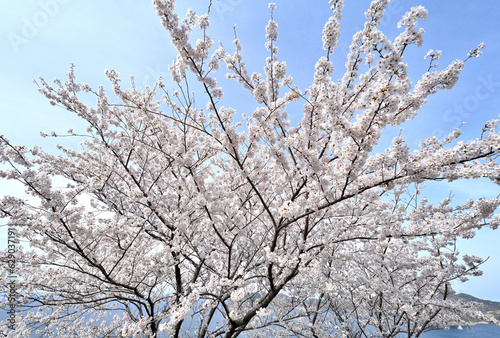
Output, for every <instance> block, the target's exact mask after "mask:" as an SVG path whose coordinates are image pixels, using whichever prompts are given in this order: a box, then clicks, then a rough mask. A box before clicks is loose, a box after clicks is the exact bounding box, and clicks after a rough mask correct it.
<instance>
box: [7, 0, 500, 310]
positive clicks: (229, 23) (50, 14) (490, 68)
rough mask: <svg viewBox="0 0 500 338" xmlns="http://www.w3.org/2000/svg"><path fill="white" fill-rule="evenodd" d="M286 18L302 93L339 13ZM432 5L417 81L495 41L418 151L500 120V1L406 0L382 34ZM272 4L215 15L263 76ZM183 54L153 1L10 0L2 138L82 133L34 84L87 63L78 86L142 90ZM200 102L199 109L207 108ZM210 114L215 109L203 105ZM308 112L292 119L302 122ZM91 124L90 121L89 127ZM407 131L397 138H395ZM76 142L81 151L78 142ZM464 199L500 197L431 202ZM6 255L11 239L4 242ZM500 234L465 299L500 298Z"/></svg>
mask: <svg viewBox="0 0 500 338" xmlns="http://www.w3.org/2000/svg"><path fill="white" fill-rule="evenodd" d="M275 2H276V3H277V9H276V11H275V20H276V21H277V22H278V28H279V37H278V47H279V48H280V49H279V56H280V58H281V59H282V60H285V61H286V62H287V68H288V74H289V75H292V76H294V78H295V83H296V84H298V85H299V86H300V87H301V88H302V89H304V88H305V87H307V86H308V85H309V84H310V83H311V81H312V73H313V71H314V63H315V62H316V60H317V59H318V58H319V57H320V56H321V55H324V51H323V50H322V49H321V47H322V42H321V31H322V28H323V25H324V22H325V21H326V19H327V18H328V16H329V15H330V11H329V9H328V8H329V6H328V3H327V1H326V0H321V1H320V0H310V1H299V0H275ZM369 3H370V1H368V0H356V1H348V0H346V4H345V9H344V19H343V21H342V33H341V38H340V43H339V48H338V50H337V52H336V53H335V54H334V57H333V60H334V65H335V68H336V75H334V76H340V75H341V74H342V71H343V69H344V63H345V61H346V58H345V56H346V50H347V48H348V45H349V42H350V38H351V36H352V35H353V34H354V33H355V32H356V30H357V29H359V28H361V27H362V25H363V22H364V14H363V13H364V11H365V10H366V9H367V8H368V5H369ZM419 4H421V5H424V6H425V7H426V8H427V9H428V10H429V18H428V19H427V20H426V21H423V22H421V26H422V27H423V28H424V29H425V30H426V34H425V35H424V45H423V47H421V48H417V47H414V46H413V48H411V49H410V50H408V51H407V54H406V55H407V56H406V59H405V60H406V61H407V62H408V63H409V65H410V68H411V69H412V71H411V74H412V78H413V80H414V81H416V80H418V78H419V76H420V74H421V73H423V72H424V71H425V70H426V69H427V65H428V63H427V61H425V60H423V57H424V55H425V54H426V53H427V50H429V49H441V50H443V57H442V59H441V61H440V63H441V65H442V66H446V65H447V64H448V63H449V62H451V61H453V60H455V59H457V58H460V59H464V58H465V57H466V55H467V52H468V51H469V50H470V49H471V48H474V47H475V46H477V45H478V44H479V43H480V42H485V43H486V49H485V50H484V54H483V56H482V57H480V58H479V59H473V60H469V61H468V62H467V64H466V68H465V70H464V71H463V73H462V76H461V78H460V81H459V83H458V84H457V85H456V86H455V88H454V89H453V90H451V91H446V92H441V93H439V94H438V95H435V96H433V97H431V98H430V102H429V104H427V105H426V106H424V108H423V109H422V110H421V113H420V115H419V116H418V117H417V118H416V119H415V120H414V121H412V122H411V123H409V124H407V125H406V126H405V131H404V135H406V137H407V140H408V142H409V144H410V146H412V147H416V146H417V145H418V140H419V139H420V138H423V137H426V136H429V135H436V136H437V137H444V136H445V135H446V134H447V133H448V132H449V131H451V130H452V129H453V128H454V127H458V126H459V125H460V123H461V122H462V121H467V122H468V124H467V126H465V127H463V128H462V130H463V132H464V138H475V137H478V136H479V134H480V129H481V127H482V126H483V125H484V123H485V122H486V121H487V120H489V119H492V118H497V117H498V114H499V112H500V63H499V62H498V55H500V20H499V17H498V13H499V12H500V2H499V1H497V0H483V1H469V0H440V1H432V0H394V1H393V2H392V4H391V5H390V6H389V7H388V10H387V15H386V18H385V19H384V20H383V21H382V28H383V30H384V31H385V32H386V34H387V35H388V36H389V37H394V36H395V35H396V34H397V32H398V30H397V28H396V23H397V21H399V19H400V18H401V16H402V15H403V14H404V13H405V12H406V11H407V10H408V9H409V8H410V7H411V6H415V5H419ZM267 5H268V1H263V0H252V1H250V0H246V1H245V0H219V1H217V2H216V1H215V0H214V4H213V7H212V16H211V29H210V34H211V36H212V37H213V38H214V39H215V40H216V41H218V40H220V41H222V43H223V44H224V46H226V47H227V49H228V50H232V46H231V42H232V40H233V37H234V35H233V34H234V33H233V25H234V24H237V25H238V29H237V34H238V37H239V38H240V40H241V42H242V45H243V52H242V54H243V56H244V58H246V62H247V65H248V69H249V70H250V71H257V72H262V71H263V70H262V68H263V66H264V58H265V57H266V56H267V52H266V50H265V47H264V42H265V38H264V34H265V26H266V24H267V21H268V20H269V11H268V9H267ZM207 6H208V0H180V1H179V3H178V9H179V13H181V14H184V13H185V11H186V9H187V8H188V7H192V8H193V9H194V10H195V11H197V12H198V13H203V12H204V11H205V10H206V8H207ZM173 57H174V49H173V47H171V46H170V43H169V37H168V34H167V33H166V32H165V31H164V30H163V28H162V27H161V25H160V21H159V19H158V18H157V17H156V15H155V13H154V10H153V7H152V6H151V3H150V1H149V0H146V1H137V0H122V1H110V0H100V1H98V0H88V1H76V0H23V1H3V2H2V11H1V13H0V92H1V93H2V99H1V100H0V132H2V133H3V134H6V135H7V136H8V137H10V138H11V140H13V141H14V142H16V143H19V144H26V145H30V146H32V145H45V146H48V147H53V140H50V139H49V140H47V139H41V138H40V137H39V132H40V131H45V132H49V131H51V130H56V131H62V132H64V131H66V130H67V129H69V128H74V129H75V130H78V125H79V122H78V120H77V119H76V118H75V117H73V116H71V115H70V114H69V113H66V112H65V111H63V110H62V109H60V108H57V107H52V106H51V105H50V104H49V103H48V101H47V100H46V99H45V98H44V97H43V96H42V95H40V94H38V92H37V88H36V85H35V84H34V83H33V79H35V78H38V76H43V77H44V78H45V79H46V80H49V81H51V80H52V79H53V78H56V77H59V78H62V79H64V77H65V74H66V73H67V70H68V67H69V64H70V63H74V64H75V65H76V75H77V78H78V79H79V80H80V81H82V82H87V83H89V84H90V85H91V86H93V87H97V85H99V84H105V85H107V81H106V78H105V76H104V70H105V69H109V68H114V69H116V70H117V71H118V72H119V73H120V74H121V75H122V78H123V79H124V82H125V83H128V82H127V80H128V78H129V76H130V75H134V76H135V78H136V84H137V85H138V86H145V85H153V84H154V82H155V80H156V79H157V78H158V77H160V76H162V77H163V78H165V79H167V82H168V79H169V72H168V65H169V63H170V62H171V60H172V59H173ZM222 75H223V74H221V75H220V76H219V82H220V83H221V84H222V85H223V88H224V92H225V96H224V99H223V100H224V101H223V102H224V105H226V106H233V107H235V108H237V109H239V111H240V112H241V113H247V114H248V113H250V112H251V111H252V110H253V108H254V106H255V104H254V102H253V101H252V99H251V98H250V97H249V96H248V95H247V94H246V93H245V92H244V91H242V90H240V89H239V88H238V85H237V84H236V83H235V82H231V83H227V82H226V81H225V80H223V79H222ZM199 96H200V100H199V102H203V99H202V97H201V95H199ZM203 106H204V104H203ZM300 114H301V112H300V109H297V111H296V112H293V111H291V112H290V115H291V116H292V119H294V116H295V118H296V119H297V120H298V119H299V116H300ZM80 125H81V124H80ZM395 133H399V130H391V131H389V132H388V136H391V135H393V134H395ZM72 146H74V147H77V144H76V143H75V144H73V145H72ZM0 184H1V185H0V194H3V193H7V192H8V193H10V192H11V191H13V190H14V189H15V186H14V185H11V184H7V183H5V182H0ZM452 189H453V193H454V194H455V195H456V198H457V199H458V200H463V199H468V198H479V197H482V196H486V197H492V196H496V195H498V194H499V193H500V189H499V188H498V186H493V185H492V184H491V183H490V182H488V181H482V180H479V181H475V182H471V181H463V182H462V181H460V182H456V183H454V184H447V183H441V184H440V185H430V186H429V189H428V192H429V194H431V198H433V199H435V200H438V199H439V198H444V197H446V196H448V194H449V192H450V190H452ZM0 241H1V243H0V247H2V248H3V247H5V244H6V243H5V242H6V239H5V236H2V237H0ZM499 241H500V231H489V230H486V231H482V232H480V233H479V234H478V235H477V236H476V238H475V239H474V240H473V241H468V242H466V243H461V247H460V249H462V250H463V251H464V252H469V253H473V254H476V255H479V256H482V257H488V256H491V258H490V260H489V261H488V262H487V263H486V264H485V265H484V271H485V274H484V276H483V277H481V278H476V279H474V280H471V281H470V282H468V283H467V284H460V285H455V287H456V289H457V290H458V291H462V292H467V293H470V294H472V295H474V296H477V297H480V298H488V299H493V300H497V301H500V289H499V288H498V287H497V285H498V280H500V246H499V245H498V243H499Z"/></svg>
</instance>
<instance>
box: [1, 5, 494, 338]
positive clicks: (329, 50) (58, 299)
mask: <svg viewBox="0 0 500 338" xmlns="http://www.w3.org/2000/svg"><path fill="white" fill-rule="evenodd" d="M329 3H330V7H331V10H332V16H331V17H330V18H329V19H328V21H327V22H326V24H325V26H324V30H323V44H324V50H325V53H324V56H323V57H321V58H320V59H319V60H318V61H317V63H316V68H315V73H314V78H313V81H312V85H311V86H310V87H309V88H307V89H300V88H298V87H297V86H296V85H294V82H293V79H292V77H290V76H288V75H287V72H286V63H285V62H284V61H281V59H280V58H279V57H278V49H277V38H278V32H277V23H276V22H275V21H274V19H273V16H272V13H273V11H274V10H275V5H274V4H270V6H269V7H270V12H271V19H270V20H269V24H268V25H267V28H266V39H267V42H266V48H267V50H268V52H269V54H268V55H269V56H268V57H267V59H266V66H265V69H264V73H263V74H259V73H250V72H249V71H248V70H247V68H246V66H245V63H244V61H243V58H242V47H241V44H240V41H239V40H238V39H237V38H236V39H235V40H234V47H231V50H232V51H231V52H230V51H228V49H226V48H225V47H223V46H222V45H220V46H218V47H217V46H214V41H213V40H212V38H211V37H210V36H209V34H208V33H209V13H207V14H204V15H200V16H199V15H197V14H195V13H194V12H192V11H188V13H187V15H186V17H185V18H183V19H181V18H180V17H179V16H178V15H177V14H176V13H175V1H174V0H153V5H154V7H155V9H156V12H157V14H158V16H159V17H160V20H161V23H162V24H163V26H164V27H165V29H166V30H167V31H168V32H169V34H170V39H171V40H170V41H171V43H172V44H173V46H174V47H175V48H176V50H177V52H178V55H177V58H176V59H175V60H174V62H173V63H172V65H171V66H170V71H171V74H172V80H173V83H174V85H176V86H177V89H176V90H170V89H168V86H167V85H166V84H165V83H164V82H163V81H162V80H161V79H160V80H159V81H158V82H157V83H156V85H155V86H154V88H150V87H146V88H145V89H144V90H138V89H137V88H136V86H135V85H134V83H133V81H132V85H131V86H130V87H129V88H125V87H124V86H123V85H122V84H121V82H120V81H121V80H120V78H119V75H118V73H117V72H116V71H114V70H109V71H107V72H106V74H107V77H108V78H109V81H110V83H111V87H112V91H113V94H114V96H113V98H111V97H110V96H109V92H108V93H107V92H106V89H105V88H104V87H102V86H101V87H99V88H98V89H93V88H91V87H90V86H89V85H88V84H85V83H80V82H77V81H76V78H75V72H74V69H73V66H72V67H71V68H70V71H69V73H68V77H67V80H66V81H65V82H62V81H60V80H58V79H56V80H55V81H54V83H55V84H54V85H52V84H49V83H47V82H46V81H45V80H43V79H41V80H40V82H39V86H40V92H41V93H42V94H43V95H45V96H46V97H47V98H48V99H49V100H50V102H51V104H53V105H56V106H61V107H64V108H65V109H66V110H67V111H69V112H71V113H73V114H76V115H78V116H79V117H80V118H81V119H82V121H84V122H85V123H86V125H87V130H86V133H84V134H83V135H82V134H80V133H77V132H74V131H73V130H69V131H68V134H67V135H59V134H56V133H53V134H52V135H50V134H49V135H45V136H48V137H49V136H53V137H60V136H74V137H80V138H84V141H83V142H82V147H83V148H82V150H78V151H77V150H72V149H69V148H64V147H63V146H60V147H59V150H60V153H59V154H52V153H49V152H47V151H44V150H43V149H40V148H38V147H34V148H27V147H24V146H19V145H16V144H13V143H12V142H10V141H9V139H8V138H7V137H6V136H4V135H0V159H1V162H2V163H3V166H2V170H1V171H0V176H1V177H2V178H5V179H10V180H15V181H18V182H21V183H22V184H23V185H24V187H25V188H26V194H27V195H28V196H29V197H26V198H18V197H14V196H4V197H3V198H2V199H1V201H0V214H1V215H2V216H3V217H5V218H7V219H8V224H9V226H11V227H15V228H16V232H17V233H16V235H17V236H18V237H19V238H22V239H24V240H26V241H27V242H28V243H29V245H24V246H19V248H18V252H17V253H16V260H17V272H16V273H17V274H18V275H19V279H18V280H17V281H16V283H18V284H17V290H18V293H19V297H18V299H17V300H18V302H19V303H18V308H17V314H16V316H17V317H16V327H15V330H13V331H12V330H8V331H9V333H8V335H9V336H11V337H19V336H28V335H29V334H30V332H32V333H34V332H38V334H42V333H43V334H45V336H57V337H62V336H68V337H69V336H78V337H144V336H152V337H157V336H159V335H160V334H161V332H166V333H167V334H169V335H170V336H171V337H179V336H189V337H194V336H198V337H207V336H208V337H218V336H224V337H236V336H239V335H242V336H258V337H264V336H273V337H279V336H286V337H289V336H297V337H325V336H332V337H374V336H377V337H378V336H384V337H393V336H396V335H398V334H405V335H407V336H408V337H410V336H415V337H418V336H419V335H421V334H422V333H423V332H424V331H425V330H426V329H428V328H429V327H431V326H438V327H442V326H447V325H450V323H463V322H464V320H463V319H462V318H464V315H467V316H469V317H475V318H480V319H482V320H490V321H491V319H489V318H487V317H485V316H483V315H482V314H481V313H480V312H479V311H478V310H477V309H476V308H475V307H474V306H473V304H472V305H471V304H465V303H462V302H459V301H456V300H451V299H450V298H449V296H450V295H451V294H452V293H453V289H452V287H451V282H452V281H455V280H463V281H465V280H467V278H468V277H470V276H475V275H480V273H481V272H480V270H479V266H480V264H481V263H482V262H483V260H482V259H481V258H478V257H474V256H468V255H461V254H459V252H458V250H457V248H456V242H457V240H458V239H460V238H471V237H473V235H474V232H475V231H476V230H477V229H480V228H482V227H491V228H496V227H497V226H498V224H499V217H498V215H495V210H496V209H497V207H498V205H499V204H500V199H498V198H493V199H479V200H470V201H466V202H464V203H462V204H460V203H458V204H457V203H454V202H453V201H452V200H451V198H447V199H444V200H442V201H441V202H440V203H437V204H433V203H430V202H429V201H428V200H427V199H426V198H425V197H423V196H421V187H422V185H423V184H424V183H425V182H427V181H453V180H457V179H469V178H470V179H472V178H479V177H486V178H490V179H491V180H492V181H493V183H492V184H498V183H499V181H498V179H499V177H500V175H499V174H500V171H499V165H498V163H497V161H496V159H497V156H498V154H499V153H500V135H499V134H498V132H497V131H496V127H497V124H498V121H496V120H494V121H489V122H487V123H486V125H485V127H484V129H483V132H482V134H481V137H480V138H478V139H476V140H469V141H467V140H466V141H463V140H460V139H459V138H460V131H459V130H458V129H457V130H453V131H451V133H450V134H449V136H448V137H446V138H445V139H443V140H440V139H436V138H435V137H429V138H427V139H425V140H423V141H422V142H421V145H420V147H419V148H418V149H416V150H414V151H410V147H409V146H408V145H407V144H406V143H405V139H404V137H403V136H398V137H395V138H394V139H393V140H392V144H391V145H390V146H388V147H387V149H386V150H385V151H383V152H380V153H376V152H374V151H373V149H374V146H376V145H377V144H379V142H381V141H380V140H381V137H382V132H383V130H384V129H386V128H387V127H390V126H399V125H402V124H403V123H405V122H406V121H408V120H411V119H413V118H414V117H415V115H416V113H417V112H418V111H419V109H420V108H421V107H422V105H424V104H425V103H426V100H427V98H428V96H429V95H432V94H435V93H437V92H438V91H440V90H444V89H450V88H452V87H453V86H454V84H455V83H456V82H457V80H458V77H459V74H460V72H461V70H462V69H463V67H464V65H465V61H467V60H468V59H470V58H474V57H477V56H479V55H480V53H481V51H480V49H481V48H482V47H483V45H480V46H478V47H477V48H475V49H473V50H472V51H471V52H470V53H469V55H468V56H467V57H466V58H465V60H463V61H461V60H457V61H454V62H452V63H451V64H450V65H448V66H447V67H444V68H442V69H438V67H437V64H436V63H437V61H438V59H439V57H440V55H441V52H440V51H429V53H428V54H427V56H428V58H429V59H430V64H429V69H428V71H427V72H426V73H425V74H423V75H422V77H421V78H420V79H419V80H418V81H417V82H416V83H414V84H412V82H411V81H410V79H409V76H408V70H407V64H405V62H404V53H405V51H407V49H409V47H410V46H411V45H417V46H420V45H421V44H422V41H423V30H422V29H419V28H418V26H417V25H418V21H419V20H420V19H423V18H425V17H426V15H427V12H426V10H425V9H424V8H423V7H421V6H418V7H414V8H411V9H410V10H409V11H408V12H407V13H406V14H405V15H404V16H403V18H402V19H401V21H400V22H399V26H400V28H401V32H400V34H399V36H397V37H396V38H395V39H394V40H393V41H391V40H390V39H389V38H388V37H387V36H386V35H384V33H383V32H382V31H381V30H380V29H379V25H380V21H381V19H382V17H383V15H384V10H385V8H386V6H387V5H388V3H389V1H388V0H375V1H373V2H372V4H371V5H370V7H369V9H368V10H367V12H366V13H365V14H366V18H367V20H366V23H365V25H364V28H363V29H362V30H361V31H359V32H358V33H356V34H355V35H354V37H353V40H352V44H351V46H350V52H349V55H348V56H347V62H346V70H345V73H344V74H343V75H342V76H340V77H339V78H338V80H334V77H333V74H334V69H333V65H332V62H331V58H332V57H333V56H332V55H333V53H334V50H335V48H336V46H337V42H338V37H339V28H340V21H341V18H342V7H343V3H342V1H341V0H330V1H329ZM208 12H210V7H209V11H208ZM197 37H199V38H198V39H197V40H196V38H197ZM195 40H196V41H195ZM221 64H222V65H225V67H227V70H228V72H229V73H228V74H227V77H228V78H229V79H232V80H236V81H237V82H238V83H240V84H241V86H243V87H244V88H245V89H246V90H248V93H249V95H252V96H253V97H254V98H255V101H256V103H255V107H254V108H253V112H252V113H251V114H250V115H248V116H246V115H242V114H237V112H236V111H235V110H234V109H232V108H229V107H225V106H223V105H222V103H221V98H222V96H223V91H222V89H221V88H219V87H218V83H217V80H216V79H215V77H214V76H215V74H216V73H217V71H218V70H219V67H220V65H221ZM192 81H197V82H198V83H199V88H201V93H199V94H198V96H197V102H196V103H199V102H200V101H202V100H201V99H200V97H201V96H202V95H204V97H205V100H204V101H203V102H202V106H197V105H196V103H195V100H194V96H193V94H192V93H191V89H190V87H189V83H190V82H192ZM191 88H192V87H191ZM88 95H92V96H95V98H96V100H97V102H96V104H95V105H89V104H87V103H84V100H83V99H82V97H86V98H88ZM294 102H301V103H302V105H303V115H302V119H301V120H300V122H298V123H297V124H292V122H291V120H290V118H289V116H288V114H287V109H288V108H287V107H289V104H291V103H294ZM3 255H5V256H6V255H7V252H4V253H3ZM8 274H9V272H8V267H6V266H2V276H3V277H4V279H5V280H7V277H6V276H7V275H8ZM3 285H6V283H3ZM4 288H5V287H4ZM3 291H4V292H7V291H6V290H5V289H4V290H3ZM4 305H5V303H4ZM4 324H5V323H4ZM7 324H8V323H7ZM5 325H6V324H5ZM4 327H5V328H6V327H7V326H4ZM6 331H7V330H6Z"/></svg>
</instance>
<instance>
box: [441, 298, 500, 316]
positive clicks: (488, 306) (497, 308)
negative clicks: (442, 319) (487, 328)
mask: <svg viewBox="0 0 500 338" xmlns="http://www.w3.org/2000/svg"><path fill="white" fill-rule="evenodd" d="M450 298H451V299H457V300H458V299H460V300H463V301H465V302H477V303H481V304H482V305H483V307H482V308H481V309H480V310H481V312H483V313H484V314H485V315H487V316H489V317H493V318H495V319H496V320H500V302H494V301H492V300H485V299H480V298H477V297H474V296H471V295H468V294H466V293H457V294H455V295H451V296H450Z"/></svg>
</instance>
